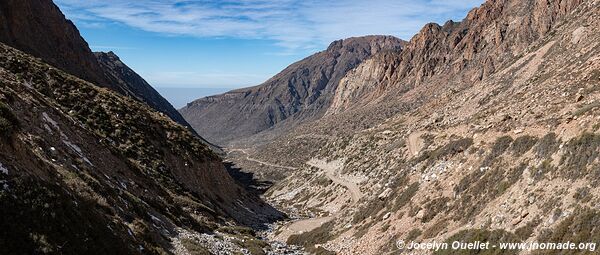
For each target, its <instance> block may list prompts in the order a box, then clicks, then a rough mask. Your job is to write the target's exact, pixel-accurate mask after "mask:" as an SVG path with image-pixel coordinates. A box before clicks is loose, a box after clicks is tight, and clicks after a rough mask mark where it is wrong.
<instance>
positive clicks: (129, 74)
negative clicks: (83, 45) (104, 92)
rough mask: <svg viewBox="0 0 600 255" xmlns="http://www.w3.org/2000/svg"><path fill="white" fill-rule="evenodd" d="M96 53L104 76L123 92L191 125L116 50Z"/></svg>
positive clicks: (177, 120)
mask: <svg viewBox="0 0 600 255" xmlns="http://www.w3.org/2000/svg"><path fill="white" fill-rule="evenodd" d="M94 55H95V56H96V58H97V59H98V63H100V66H101V68H102V70H103V71H104V76H105V77H107V78H108V79H109V80H110V81H111V84H117V86H118V87H119V88H120V90H122V91H123V94H125V95H128V96H131V97H133V98H135V99H137V100H138V101H140V102H143V103H146V104H147V105H149V106H150V107H152V108H154V109H155V110H157V111H159V112H162V113H165V114H166V115H167V116H169V117H170V118H171V119H173V120H174V121H176V122H178V123H180V124H183V125H185V126H188V127H191V126H190V125H189V124H187V122H186V121H185V119H184V118H183V117H182V116H181V114H179V112H178V111H177V110H175V108H174V107H173V106H172V105H171V103H169V101H167V100H166V99H165V98H164V97H162V96H161V95H160V94H159V93H158V92H157V91H156V90H155V89H154V88H153V87H152V86H150V84H148V82H146V81H145V80H144V78H142V77H141V76H140V75H138V74H137V73H136V72H135V71H133V70H132V69H131V68H129V67H128V66H127V65H125V64H124V63H123V62H122V61H121V59H119V57H118V56H117V55H116V54H115V53H114V52H112V51H111V52H108V53H104V52H95V53H94Z"/></svg>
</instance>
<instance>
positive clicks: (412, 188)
mask: <svg viewBox="0 0 600 255" xmlns="http://www.w3.org/2000/svg"><path fill="white" fill-rule="evenodd" d="M417 191H419V182H413V183H412V184H410V185H408V187H406V189H404V191H402V193H400V195H399V196H398V197H397V198H396V200H394V206H393V208H392V210H393V211H398V210H399V209H400V208H402V207H403V206H405V205H407V204H409V203H410V200H411V199H412V197H413V196H414V195H415V194H416V193H417Z"/></svg>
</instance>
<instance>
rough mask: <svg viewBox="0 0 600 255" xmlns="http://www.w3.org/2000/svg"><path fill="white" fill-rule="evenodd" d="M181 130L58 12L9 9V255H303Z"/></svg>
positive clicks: (8, 4) (5, 26) (5, 205)
mask: <svg viewBox="0 0 600 255" xmlns="http://www.w3.org/2000/svg"><path fill="white" fill-rule="evenodd" d="M17 48H18V49H17ZM19 49H20V50H19ZM96 57H97V58H96ZM167 106H168V107H167ZM169 112H171V113H175V115H169ZM178 116H179V117H178ZM174 120H175V121H176V120H179V121H181V122H183V123H184V124H185V123H186V122H185V121H184V120H183V119H182V118H181V116H180V115H179V114H178V113H177V112H176V111H175V110H174V109H172V107H171V106H170V104H168V102H166V101H165V100H164V99H163V98H162V97H160V95H158V93H156V91H155V90H153V89H152V88H151V87H150V85H148V84H147V83H146V82H145V81H144V80H143V79H142V78H141V77H140V76H139V75H137V74H136V73H135V72H134V71H133V70H131V69H129V68H128V67H127V66H126V65H125V64H123V63H122V62H121V61H120V60H119V58H118V57H117V56H116V55H114V54H113V53H96V55H94V54H93V53H92V52H91V51H90V50H89V48H88V46H87V43H85V41H84V40H83V39H82V38H81V37H80V36H79V33H78V32H77V29H76V28H75V27H74V26H73V24H72V23H71V22H70V21H68V20H66V19H65V18H64V16H63V15H62V13H61V12H60V10H59V9H58V8H57V7H56V6H55V5H54V4H53V3H52V1H49V0H48V1H46V0H31V1H2V2H0V215H1V217H0V218H1V219H0V254H86V253H87V254H284V253H285V254H302V253H303V252H302V251H301V248H300V247H289V246H287V245H285V244H284V243H281V242H269V241H268V240H267V239H265V237H264V236H261V234H260V233H258V232H257V230H264V229H268V228H269V227H270V226H271V224H272V223H273V222H274V221H276V220H281V219H283V218H284V217H285V215H284V214H283V213H281V212H280V211H278V210H276V209H275V208H273V207H272V206H270V205H268V204H266V203H265V202H263V201H262V200H261V198H260V197H259V196H257V194H256V193H253V192H251V191H250V190H247V189H246V188H245V186H243V183H241V182H240V181H238V180H236V179H234V178H232V176H231V175H230V174H229V172H228V168H227V167H226V165H225V164H224V163H223V160H222V158H221V157H220V156H219V155H217V154H216V153H215V151H214V150H212V149H211V147H210V144H207V142H206V141H205V140H203V138H201V137H199V136H197V134H195V133H194V132H193V131H191V130H190V129H188V128H187V127H186V126H184V125H182V124H180V123H177V122H175V121H174ZM212 148H214V147H212Z"/></svg>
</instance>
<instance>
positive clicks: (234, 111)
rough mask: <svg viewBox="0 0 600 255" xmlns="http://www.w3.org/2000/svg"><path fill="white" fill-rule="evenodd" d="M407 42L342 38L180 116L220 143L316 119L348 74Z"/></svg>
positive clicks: (193, 104) (201, 102)
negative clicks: (254, 83)
mask: <svg viewBox="0 0 600 255" xmlns="http://www.w3.org/2000/svg"><path fill="white" fill-rule="evenodd" d="M403 44H404V41H402V40H400V39H397V38H394V37H390V36H366V37H357V38H350V39H346V40H339V41H336V42H333V43H332V44H331V45H330V46H329V47H328V48H327V50H325V51H323V52H319V53H317V54H315V55H312V56H310V57H308V58H306V59H304V60H301V61H299V62H297V63H294V64H292V65H290V66H289V67H287V68H286V69H285V70H283V71H282V72H281V73H279V74H277V75H276V76H274V77H273V78H271V79H269V80H268V81H266V82H265V83H263V84H261V85H259V86H256V87H252V88H246V89H239V90H234V91H231V92H227V93H225V94H222V95H217V96H210V97H206V98H201V99H198V100H196V101H194V102H191V103H189V104H188V105H187V106H186V107H184V108H183V109H181V110H180V112H181V114H182V115H183V116H184V117H185V119H186V120H188V122H190V124H191V125H192V126H193V127H194V129H195V130H196V131H197V132H198V133H199V134H200V135H202V136H203V137H205V138H206V139H207V140H209V141H211V142H216V143H217V144H225V143H227V142H228V141H232V140H235V139H240V138H244V137H248V136H250V135H254V134H256V133H259V132H261V131H263V130H267V129H269V128H271V127H273V126H275V125H280V126H281V125H286V124H287V125H289V126H293V125H294V124H292V123H297V122H303V121H307V120H314V119H317V118H319V117H320V116H322V115H323V114H324V113H325V111H326V110H327V108H328V107H329V104H331V101H332V95H333V92H334V91H335V89H336V88H337V84H338V83H339V81H340V79H341V78H342V77H343V76H344V75H345V74H346V72H348V71H349V70H351V69H353V68H354V67H356V66H357V65H359V64H360V63H361V62H362V61H363V60H365V59H367V58H368V57H370V56H372V55H374V54H376V53H378V52H382V51H400V50H401V49H402V45H403ZM283 122H285V123H286V124H282V123H283ZM284 130H285V128H284ZM282 132H283V131H282Z"/></svg>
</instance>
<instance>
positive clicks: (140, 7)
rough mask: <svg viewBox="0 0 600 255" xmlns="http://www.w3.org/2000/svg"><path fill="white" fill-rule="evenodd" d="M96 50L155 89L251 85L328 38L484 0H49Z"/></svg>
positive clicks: (447, 13)
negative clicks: (110, 55)
mask: <svg viewBox="0 0 600 255" xmlns="http://www.w3.org/2000/svg"><path fill="white" fill-rule="evenodd" d="M54 2H55V3H56V4H57V5H58V6H59V7H60V8H61V10H62V11H63V12H64V13H65V15H66V16H67V18H69V19H71V20H72V21H73V22H74V23H75V25H76V26H77V27H78V28H79V30H80V32H81V34H82V36H83V37H84V38H85V39H86V41H87V42H88V43H89V44H90V47H91V48H92V50H94V51H113V52H115V53H116V54H117V55H119V56H120V57H121V59H122V60H123V62H125V63H126V64H127V65H128V66H130V67H131V68H133V69H134V70H135V71H136V72H137V73H139V74H140V75H141V76H143V77H144V78H145V79H146V80H147V81H148V82H149V83H150V84H151V85H153V86H154V87H156V88H158V89H159V91H165V90H167V89H170V88H188V89H209V90H211V91H221V90H223V91H224V90H228V89H233V88H239V87H246V86H252V85H258V84H260V83H262V82H264V81H266V80H267V79H268V78H270V77H272V76H273V75H275V74H277V73H278V72H279V71H281V70H283V69H284V68H285V67H286V66H288V65H290V64H291V63H293V62H295V61H298V60H301V59H303V58H305V57H307V56H309V55H311V54H314V53H316V52H318V51H321V50H324V49H326V48H327V46H328V45H329V44H330V43H331V42H332V41H334V40H338V39H343V38H348V37H352V36H363V35H373V34H377V35H393V36H396V37H399V38H402V39H405V40H409V39H410V38H411V37H412V36H413V35H414V34H416V33H417V32H418V31H419V30H420V29H421V27H422V26H423V25H425V24H426V23H429V22H437V23H440V24H443V23H444V22H445V21H447V20H450V19H452V20H454V21H459V20H462V19H463V18H464V17H465V16H466V14H467V12H468V11H469V10H470V9H471V8H473V7H476V6H479V5H480V4H481V3H482V2H483V0H337V1H322V0H220V1H217V0H54Z"/></svg>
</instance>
